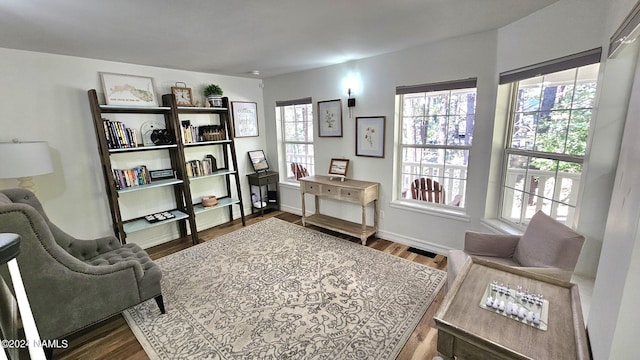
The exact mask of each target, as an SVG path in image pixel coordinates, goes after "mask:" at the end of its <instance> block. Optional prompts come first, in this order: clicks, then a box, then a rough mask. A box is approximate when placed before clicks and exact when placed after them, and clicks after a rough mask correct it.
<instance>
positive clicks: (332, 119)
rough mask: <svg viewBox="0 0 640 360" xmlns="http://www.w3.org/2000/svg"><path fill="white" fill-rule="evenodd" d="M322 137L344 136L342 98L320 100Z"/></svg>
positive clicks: (319, 111) (319, 125)
mask: <svg viewBox="0 0 640 360" xmlns="http://www.w3.org/2000/svg"><path fill="white" fill-rule="evenodd" d="M318 129H320V131H319V134H318V135H319V136H320V137H342V100H340V99H337V100H326V101H318Z"/></svg>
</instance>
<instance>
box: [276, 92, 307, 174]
mask: <svg viewBox="0 0 640 360" xmlns="http://www.w3.org/2000/svg"><path fill="white" fill-rule="evenodd" d="M288 106H293V107H294V109H293V111H294V112H295V107H296V106H306V107H308V109H307V111H308V113H309V114H310V118H309V119H308V120H306V121H305V122H306V123H307V124H308V128H309V129H310V130H311V139H310V141H299V140H292V141H289V140H287V139H286V133H285V132H286V126H285V108H286V107H288ZM275 111H276V119H277V120H278V121H277V123H278V126H279V127H280V131H279V132H278V135H279V136H278V137H279V139H278V140H279V141H278V143H279V146H278V148H279V154H278V166H279V168H280V181H282V182H286V183H290V184H298V181H297V180H296V179H295V175H293V176H292V175H291V174H290V172H291V167H290V164H291V163H290V162H289V161H288V158H287V145H288V144H295V145H306V146H311V147H312V148H313V149H314V150H315V147H314V142H315V137H316V134H315V132H314V127H313V126H314V123H313V122H314V110H313V101H312V99H311V97H307V98H301V99H295V100H286V101H276V108H275ZM305 157H307V158H310V159H311V163H309V164H306V168H307V170H308V171H309V175H313V174H314V173H315V160H314V157H315V155H314V153H312V154H311V155H309V154H306V155H305Z"/></svg>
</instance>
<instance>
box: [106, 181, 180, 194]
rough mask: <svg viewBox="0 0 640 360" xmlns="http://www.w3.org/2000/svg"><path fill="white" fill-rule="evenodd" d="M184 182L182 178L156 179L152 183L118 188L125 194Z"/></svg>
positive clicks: (119, 191) (120, 192)
mask: <svg viewBox="0 0 640 360" xmlns="http://www.w3.org/2000/svg"><path fill="white" fill-rule="evenodd" d="M182 183H184V181H182V180H180V179H166V180H156V181H152V182H151V184H144V185H136V186H131V187H127V188H124V189H118V193H119V194H124V193H128V192H133V191H140V190H148V189H153V188H159V187H163V186H171V185H178V184H182Z"/></svg>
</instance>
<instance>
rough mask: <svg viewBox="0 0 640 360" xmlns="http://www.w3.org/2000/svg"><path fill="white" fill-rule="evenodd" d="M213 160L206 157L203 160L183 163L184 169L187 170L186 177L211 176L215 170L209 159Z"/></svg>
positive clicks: (209, 156)
mask: <svg viewBox="0 0 640 360" xmlns="http://www.w3.org/2000/svg"><path fill="white" fill-rule="evenodd" d="M212 158H213V159H214V160H215V158H214V157H213V156H211V155H208V156H207V157H206V158H204V159H203V160H191V161H187V162H186V163H185V167H186V168H187V176H188V177H198V176H205V175H211V174H213V172H214V171H216V170H217V168H214V164H212V160H211V159H212Z"/></svg>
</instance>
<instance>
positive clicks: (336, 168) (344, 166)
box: [329, 159, 349, 177]
mask: <svg viewBox="0 0 640 360" xmlns="http://www.w3.org/2000/svg"><path fill="white" fill-rule="evenodd" d="M348 170H349V159H331V163H330V164H329V175H336V176H342V177H346V176H347V171H348Z"/></svg>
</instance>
